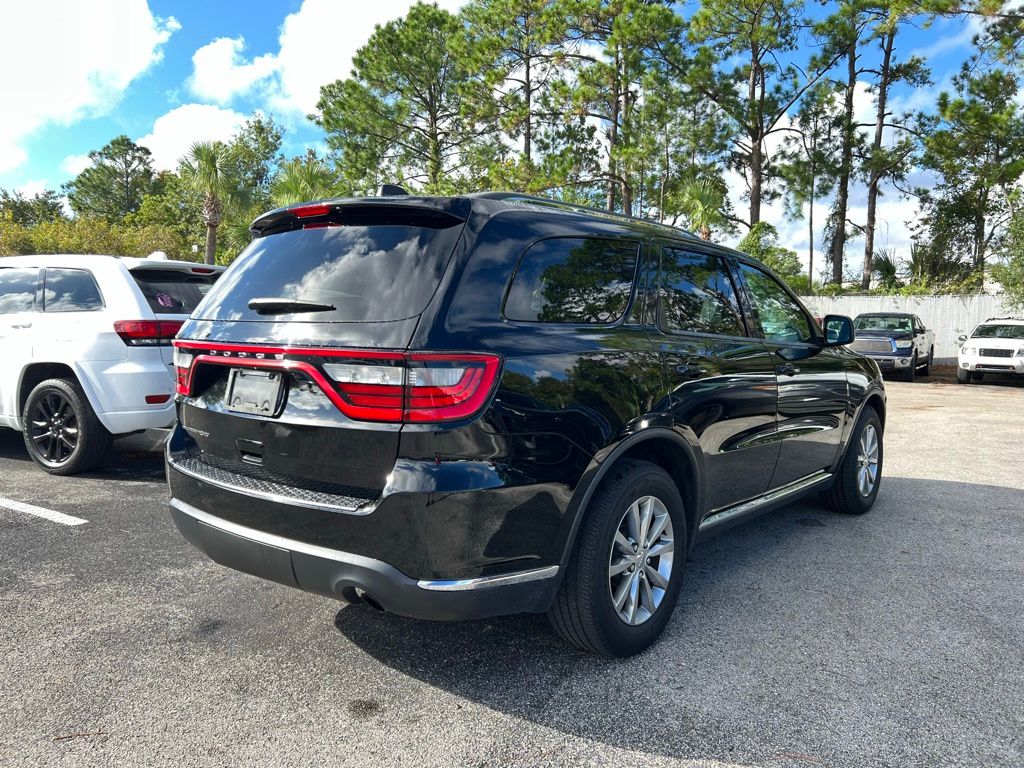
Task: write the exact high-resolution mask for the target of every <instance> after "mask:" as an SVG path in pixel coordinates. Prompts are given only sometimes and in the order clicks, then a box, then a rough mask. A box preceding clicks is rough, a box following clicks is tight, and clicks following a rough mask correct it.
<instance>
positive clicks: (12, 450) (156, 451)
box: [0, 429, 165, 483]
mask: <svg viewBox="0 0 1024 768" xmlns="http://www.w3.org/2000/svg"><path fill="white" fill-rule="evenodd" d="M164 434H165V433H163V432H161V431H160V430H148V431H146V432H144V433H142V434H139V435H129V436H126V437H122V438H118V439H117V440H115V441H114V445H113V448H111V451H110V455H109V457H108V458H107V461H106V462H105V463H104V464H103V465H102V466H101V467H99V468H97V469H94V470H92V471H90V472H83V473H82V474H80V475H75V477H86V478H94V479H106V480H134V481H140V482H154V483H162V482H164V480H165V477H164V457H163V450H162V448H163V435H164ZM0 459H7V460H10V461H17V462H22V463H24V464H25V465H31V464H32V463H33V462H32V459H31V457H30V456H29V455H28V452H27V451H26V449H25V442H24V440H23V439H22V436H21V433H20V432H15V431H14V430H13V429H0ZM37 471H38V472H39V474H40V475H43V474H44V473H43V470H42V469H38V468H37Z"/></svg>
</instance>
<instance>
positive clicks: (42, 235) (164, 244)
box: [0, 216, 191, 259]
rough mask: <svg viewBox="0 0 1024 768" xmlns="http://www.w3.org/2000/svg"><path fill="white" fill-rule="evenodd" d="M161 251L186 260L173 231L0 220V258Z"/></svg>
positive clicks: (97, 222)
mask: <svg viewBox="0 0 1024 768" xmlns="http://www.w3.org/2000/svg"><path fill="white" fill-rule="evenodd" d="M153 251H164V252H165V253H167V255H168V256H169V257H170V258H172V259H190V258H191V253H190V252H188V251H185V250H183V249H182V248H181V243H180V240H179V239H178V237H177V233H175V232H174V230H173V229H171V228H169V227H165V226H161V225H155V224H142V225H132V224H123V223H117V222H110V221H107V220H106V219H99V218H86V217H84V216H83V217H77V218H74V219H55V220H52V221H45V222H42V223H39V224H36V225H34V226H29V227H26V226H23V225H21V224H17V223H15V222H13V221H12V220H11V219H10V218H9V217H8V218H0V256H17V255H24V254H32V253H100V254H107V255H110V256H146V255H148V254H150V253H152V252H153Z"/></svg>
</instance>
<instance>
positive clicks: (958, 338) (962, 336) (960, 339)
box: [956, 333, 967, 344]
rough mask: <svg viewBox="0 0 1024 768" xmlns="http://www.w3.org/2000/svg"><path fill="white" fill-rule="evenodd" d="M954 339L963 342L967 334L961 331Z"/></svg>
mask: <svg viewBox="0 0 1024 768" xmlns="http://www.w3.org/2000/svg"><path fill="white" fill-rule="evenodd" d="M956 340H957V342H958V343H960V344H963V343H964V342H965V341H967V334H966V333H961V334H960V335H959V336H957V337H956Z"/></svg>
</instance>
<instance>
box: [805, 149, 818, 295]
mask: <svg viewBox="0 0 1024 768" xmlns="http://www.w3.org/2000/svg"><path fill="white" fill-rule="evenodd" d="M817 151H818V149H817V146H816V144H813V143H812V145H811V152H812V159H811V194H810V196H809V197H808V200H807V206H808V207H807V290H808V291H809V292H810V293H814V182H815V178H814V173H815V168H814V159H813V154H814V153H817Z"/></svg>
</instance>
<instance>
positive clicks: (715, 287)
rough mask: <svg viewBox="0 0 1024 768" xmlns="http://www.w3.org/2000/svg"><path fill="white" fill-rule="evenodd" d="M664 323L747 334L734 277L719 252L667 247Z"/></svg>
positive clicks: (679, 328)
mask: <svg viewBox="0 0 1024 768" xmlns="http://www.w3.org/2000/svg"><path fill="white" fill-rule="evenodd" d="M660 316H661V327H662V328H663V329H664V330H666V331H684V332H685V331H690V332H691V333H712V334H718V335H722V336H745V335H746V333H744V331H743V321H742V320H741V319H740V306H739V302H738V301H737V299H736V291H735V290H734V289H733V285H732V280H731V279H730V278H729V275H728V274H727V273H726V270H725V265H724V264H723V263H722V260H721V259H720V258H718V257H717V256H712V255H709V254H702V253H689V252H687V251H681V250H678V249H676V248H665V249H664V250H663V251H662V257H661V314H660Z"/></svg>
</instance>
